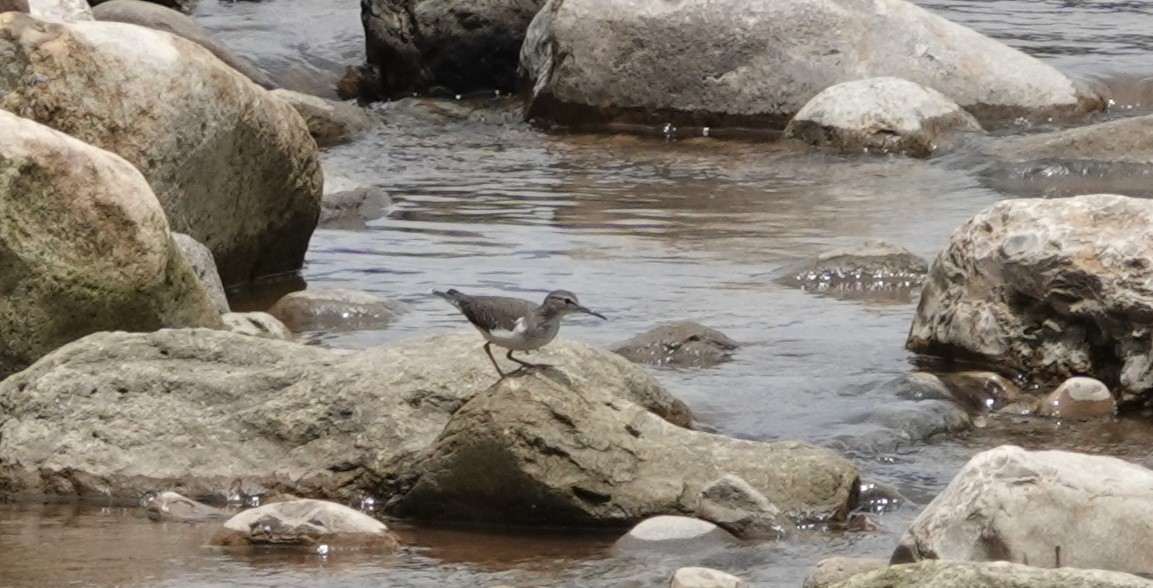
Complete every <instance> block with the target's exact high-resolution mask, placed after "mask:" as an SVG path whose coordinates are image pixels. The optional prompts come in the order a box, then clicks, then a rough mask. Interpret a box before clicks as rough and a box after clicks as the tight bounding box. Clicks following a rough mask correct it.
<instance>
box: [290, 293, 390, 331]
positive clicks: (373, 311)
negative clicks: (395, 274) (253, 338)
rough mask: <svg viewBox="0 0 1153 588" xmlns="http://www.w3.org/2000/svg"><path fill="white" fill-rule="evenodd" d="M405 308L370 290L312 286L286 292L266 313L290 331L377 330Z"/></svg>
mask: <svg viewBox="0 0 1153 588" xmlns="http://www.w3.org/2000/svg"><path fill="white" fill-rule="evenodd" d="M407 311H408V305H406V304H404V303H401V302H397V301H395V300H390V299H388V298H384V297H381V296H377V295H376V294H372V293H371V292H362V291H360V290H346V289H342V288H314V289H311V290H303V291H300V292H292V293H291V294H286V295H285V296H283V297H282V298H281V299H280V300H277V301H276V304H273V305H272V308H270V309H268V314H271V315H272V316H274V317H276V318H277V319H279V320H280V321H281V322H283V323H284V324H285V326H287V327H288V328H289V329H290V330H291V331H293V332H294V333H300V332H303V331H356V330H363V329H380V328H383V327H385V326H387V325H388V324H389V323H391V322H393V321H394V320H396V319H397V317H399V316H400V315H401V314H403V313H405V312H407Z"/></svg>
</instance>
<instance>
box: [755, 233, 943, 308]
mask: <svg viewBox="0 0 1153 588" xmlns="http://www.w3.org/2000/svg"><path fill="white" fill-rule="evenodd" d="M928 270H929V264H928V263H926V262H925V260H924V259H922V258H921V257H920V256H919V255H916V254H915V253H913V252H911V251H909V250H908V249H905V248H904V247H901V246H900V245H895V244H893V243H889V242H887V241H881V240H877V239H874V240H869V241H865V242H863V243H861V244H859V245H853V246H850V247H838V248H835V249H830V250H829V251H825V252H823V253H821V254H820V255H818V256H817V257H816V258H815V259H811V260H809V261H806V262H804V263H801V264H799V265H796V266H793V267H790V268H788V269H786V270H785V271H783V272H781V274H780V275H779V277H778V282H780V283H782V284H784V285H788V286H793V287H797V288H801V289H802V290H805V291H808V292H814V293H818V294H826V295H830V296H834V297H837V298H843V299H850V300H853V299H867V300H895V301H899V302H902V303H904V302H908V300H909V298H910V297H911V295H912V292H913V291H914V289H915V288H917V287H919V286H920V285H921V283H923V282H924V280H925V274H926V273H927V272H928Z"/></svg>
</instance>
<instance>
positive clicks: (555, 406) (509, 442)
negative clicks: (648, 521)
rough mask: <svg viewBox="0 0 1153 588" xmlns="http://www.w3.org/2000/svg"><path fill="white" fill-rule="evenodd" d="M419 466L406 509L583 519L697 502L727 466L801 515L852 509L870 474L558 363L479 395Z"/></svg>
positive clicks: (626, 520)
mask: <svg viewBox="0 0 1153 588" xmlns="http://www.w3.org/2000/svg"><path fill="white" fill-rule="evenodd" d="M545 349H549V348H545ZM548 359H549V358H548V357H547V356H546V357H542V358H541V360H544V361H547V360H548ZM621 361H625V360H624V359H621ZM547 363H552V364H554V365H555V364H558V362H555V361H547ZM626 363H627V362H626ZM630 365H631V364H630ZM416 471H417V476H416V478H415V480H414V481H413V483H412V484H411V486H410V487H411V489H410V490H409V491H408V492H407V493H406V494H404V495H403V496H401V497H399V504H398V506H397V511H398V512H400V513H403V514H405V515H409V516H414V517H418V518H422V519H435V520H452V521H463V520H470V521H500V522H502V523H511V524H517V523H524V524H548V525H580V526H619V525H628V524H634V523H636V522H638V521H641V520H643V519H645V518H648V517H651V516H654V515H661V514H680V513H686V512H694V511H696V509H697V506H698V503H699V501H700V495H701V490H702V489H703V488H704V486H705V485H706V484H708V483H709V482H712V481H713V480H716V479H717V478H719V477H721V476H724V475H726V474H733V475H736V476H740V477H741V478H744V479H745V480H746V481H748V482H749V483H750V484H751V485H752V486H753V488H755V489H756V490H757V491H759V492H761V493H762V494H764V495H765V497H767V498H768V500H769V501H771V502H772V503H773V504H775V505H777V506H778V507H779V508H780V509H781V510H782V511H783V512H784V513H785V514H786V515H788V516H790V517H791V518H795V519H797V520H813V519H821V520H828V519H843V518H844V517H845V516H846V515H847V513H848V512H849V510H851V509H852V507H853V506H854V505H855V501H856V492H857V483H858V482H857V474H856V470H855V469H854V468H853V466H852V465H851V464H849V462H848V461H846V460H845V459H843V458H841V457H839V456H837V455H835V454H833V453H831V452H829V451H827V450H824V449H820V448H817V447H814V446H811V445H808V444H805V443H801V442H798V441H787V442H779V443H759V442H754V441H745V440H740V439H731V438H727V437H722V436H719V435H712V434H708V433H701V432H697V431H691V430H687V429H683V428H680V427H677V426H675V425H673V424H671V423H669V422H668V421H665V420H662V419H660V418H656V417H655V416H654V415H652V414H650V413H649V412H648V411H646V410H644V409H643V408H641V407H639V406H637V405H635V404H634V403H632V402H630V401H628V400H625V399H622V398H620V397H619V396H614V395H612V394H610V393H609V391H608V390H607V389H605V388H602V387H598V386H589V385H586V384H584V383H583V382H582V381H581V380H580V379H578V378H576V377H573V376H568V377H565V375H564V374H557V373H556V372H555V371H553V370H544V371H533V372H529V373H528V374H527V375H525V376H522V377H517V378H505V379H503V380H501V381H499V382H498V383H497V384H495V385H494V386H493V387H492V388H490V389H488V390H486V391H485V392H484V393H482V394H478V395H476V396H474V397H473V398H472V399H471V400H470V401H469V402H468V403H467V404H465V405H464V406H462V407H461V408H460V409H458V410H457V411H456V412H455V413H454V414H453V416H452V419H451V420H450V421H449V423H448V424H447V425H446V426H445V428H444V431H443V432H441V434H440V437H439V438H438V439H437V441H436V442H435V443H434V444H433V445H432V447H431V448H430V449H429V451H428V452H427V453H426V454H425V455H424V456H423V459H422V460H421V463H420V465H419V466H418V468H417V470H416Z"/></svg>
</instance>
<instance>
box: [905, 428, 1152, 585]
mask: <svg viewBox="0 0 1153 588" xmlns="http://www.w3.org/2000/svg"><path fill="white" fill-rule="evenodd" d="M1150 488H1153V471H1150V470H1148V469H1145V468H1143V467H1141V466H1138V465H1135V464H1131V463H1129V462H1125V461H1122V460H1120V459H1117V458H1113V457H1102V456H1094V455H1084V454H1079V453H1071V452H1067V451H1032V452H1031V451H1025V450H1024V449H1021V448H1020V447H1013V446H1008V445H1006V446H1002V447H998V448H996V449H991V450H989V451H985V452H983V453H979V454H977V455H976V456H974V457H973V458H972V459H971V460H969V463H967V464H965V467H963V468H961V471H960V472H958V473H957V475H956V477H954V478H953V480H952V481H951V482H950V483H949V485H948V487H946V488H945V490H943V491H942V492H941V494H940V495H938V496H937V498H935V499H934V500H933V501H932V502H931V503H929V505H928V506H926V507H925V509H924V510H923V511H922V512H921V514H919V515H918V516H917V518H916V519H915V520H914V521H913V522H912V523H911V524H910V525H909V528H908V530H906V531H905V534H904V535H903V536H902V537H901V540H900V544H899V545H898V547H897V549H896V551H895V552H894V553H893V557H892V563H907V562H912V561H919V560H923V559H947V560H964V561H991V560H1005V561H1011V562H1017V563H1025V562H1028V563H1029V564H1032V565H1046V566H1070V567H1080V568H1100V569H1107V570H1119V571H1125V572H1144V573H1149V572H1153V560H1150V559H1149V557H1148V554H1149V553H1150V549H1153V515H1151V514H1150V512H1153V509H1151V508H1150V507H1151V506H1153V492H1151V491H1150ZM1038 529H1044V530H1045V531H1044V533H1041V532H1038Z"/></svg>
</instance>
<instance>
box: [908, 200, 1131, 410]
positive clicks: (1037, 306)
mask: <svg viewBox="0 0 1153 588" xmlns="http://www.w3.org/2000/svg"><path fill="white" fill-rule="evenodd" d="M1150 232H1153V202H1150V201H1148V200H1144V199H1136V198H1127V197H1125V196H1116V195H1108V194H1097V195H1092V196H1078V197H1075V198H1065V199H1057V200H1040V199H1037V200H1032V199H1030V200H1006V201H1003V202H1000V203H998V204H996V205H994V206H992V207H990V208H988V209H986V210H985V211H983V212H981V213H979V214H978V215H977V216H975V217H973V219H971V220H970V221H969V222H967V223H965V224H964V225H963V226H961V228H960V229H958V230H957V231H956V232H955V233H954V234H953V236H952V238H951V239H950V240H949V244H948V245H947V246H946V247H945V249H944V250H942V251H941V253H940V254H939V255H938V256H937V259H936V261H935V262H934V263H933V267H932V269H931V270H930V271H929V277H928V279H927V281H926V282H925V286H924V289H923V290H922V292H921V302H920V305H919V306H918V307H917V312H916V315H915V317H914V319H913V325H912V327H911V328H910V330H909V337H908V341H907V342H906V347H908V348H909V350H911V351H914V352H917V353H925V354H930V355H938V356H962V357H966V358H970V359H973V358H976V359H979V360H981V361H983V362H985V363H987V364H990V365H992V366H996V367H999V368H1003V369H1005V370H1008V371H1009V372H1010V373H1014V372H1016V373H1024V374H1026V375H1029V376H1031V377H1032V378H1033V379H1035V380H1042V381H1053V382H1054V383H1056V382H1057V381H1060V380H1064V379H1065V378H1068V377H1070V376H1074V375H1086V374H1087V375H1092V376H1093V377H1095V378H1097V379H1099V380H1101V381H1103V382H1105V383H1106V384H1107V385H1108V386H1109V387H1110V388H1113V389H1114V390H1115V391H1116V390H1118V389H1119V390H1120V391H1121V392H1122V393H1123V394H1134V393H1140V392H1142V391H1146V390H1149V389H1150V388H1153V363H1151V362H1153V358H1151V355H1150V348H1151V345H1153V344H1151V337H1153V333H1151V332H1150V330H1149V329H1145V328H1135V325H1143V324H1148V322H1149V317H1153V291H1151V290H1150V289H1149V285H1148V284H1149V280H1150V275H1151V274H1150V270H1151V267H1153V266H1151V262H1150V259H1153V243H1151V242H1150V241H1149V239H1148V238H1146V236H1147V235H1148V234H1149V233H1150Z"/></svg>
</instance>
